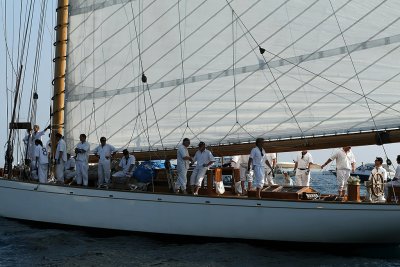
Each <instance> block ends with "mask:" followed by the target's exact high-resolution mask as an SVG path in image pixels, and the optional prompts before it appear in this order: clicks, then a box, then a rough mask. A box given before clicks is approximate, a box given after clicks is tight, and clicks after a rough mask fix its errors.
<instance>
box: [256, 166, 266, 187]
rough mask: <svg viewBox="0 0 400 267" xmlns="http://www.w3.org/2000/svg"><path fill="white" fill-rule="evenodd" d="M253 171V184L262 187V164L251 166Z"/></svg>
mask: <svg viewBox="0 0 400 267" xmlns="http://www.w3.org/2000/svg"><path fill="white" fill-rule="evenodd" d="M253 171H254V185H255V187H257V188H263V186H264V180H265V168H264V166H253Z"/></svg>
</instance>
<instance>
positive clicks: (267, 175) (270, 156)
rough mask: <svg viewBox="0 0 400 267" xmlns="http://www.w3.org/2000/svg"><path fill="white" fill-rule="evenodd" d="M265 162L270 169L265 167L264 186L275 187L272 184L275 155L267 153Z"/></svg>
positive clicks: (273, 183)
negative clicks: (266, 161)
mask: <svg viewBox="0 0 400 267" xmlns="http://www.w3.org/2000/svg"><path fill="white" fill-rule="evenodd" d="M267 160H268V162H269V165H270V166H272V168H270V167H268V166H266V167H265V179H264V185H265V186H268V185H276V183H275V182H274V179H273V178H274V169H275V166H276V153H267Z"/></svg>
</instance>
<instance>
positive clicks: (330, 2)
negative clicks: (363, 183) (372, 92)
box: [329, 0, 394, 169]
mask: <svg viewBox="0 0 400 267" xmlns="http://www.w3.org/2000/svg"><path fill="white" fill-rule="evenodd" d="M329 4H330V6H331V8H332V13H333V14H334V16H335V20H336V24H337V26H338V28H339V31H340V35H341V36H342V39H343V43H344V45H345V47H346V52H347V54H348V56H349V58H350V61H351V65H352V66H353V70H354V73H355V76H356V78H357V81H358V84H359V86H360V89H361V92H362V94H363V96H364V99H365V103H366V104H367V107H368V111H369V114H370V116H371V119H372V122H373V124H374V127H375V130H376V131H378V126H377V125H376V121H375V118H374V116H373V114H372V110H371V107H370V105H369V102H368V99H367V98H366V95H365V91H364V88H363V86H362V84H361V80H360V77H359V76H358V73H357V69H356V66H355V64H354V60H353V57H352V56H351V53H350V51H349V48H348V45H347V42H346V39H345V38H344V34H343V32H342V28H341V26H340V23H339V20H338V18H337V16H336V11H335V9H334V7H333V5H332V1H331V0H329ZM377 136H378V138H379V141H380V143H381V144H382V149H383V151H384V153H385V156H386V159H387V160H388V162H389V161H390V159H389V157H388V154H387V152H386V149H385V145H384V144H383V142H382V138H381V135H380V134H379V133H378V134H377ZM388 165H389V166H390V165H391V164H388ZM393 169H394V168H393Z"/></svg>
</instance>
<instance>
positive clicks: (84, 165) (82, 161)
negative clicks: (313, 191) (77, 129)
mask: <svg viewBox="0 0 400 267" xmlns="http://www.w3.org/2000/svg"><path fill="white" fill-rule="evenodd" d="M79 140H80V142H79V143H78V144H77V145H76V148H75V153H76V184H78V185H82V183H83V186H88V182H89V179H88V171H89V151H90V145H89V143H88V142H86V134H81V135H80V136H79Z"/></svg>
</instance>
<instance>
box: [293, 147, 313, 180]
mask: <svg viewBox="0 0 400 267" xmlns="http://www.w3.org/2000/svg"><path fill="white" fill-rule="evenodd" d="M312 163H313V158H312V156H311V154H310V153H309V152H308V151H307V150H303V151H301V153H299V154H298V155H297V159H296V161H295V164H294V169H295V171H296V185H297V186H310V165H311V164H312Z"/></svg>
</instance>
